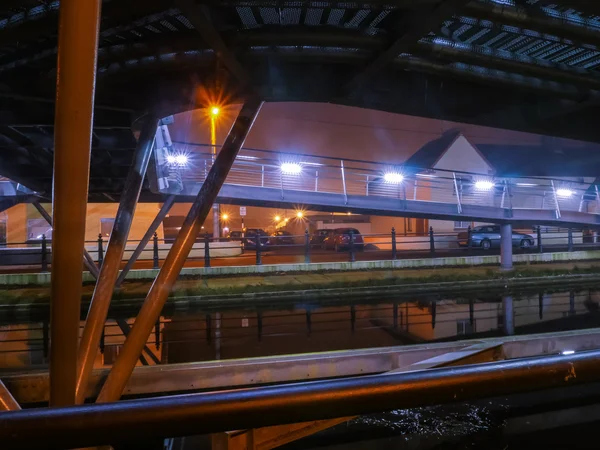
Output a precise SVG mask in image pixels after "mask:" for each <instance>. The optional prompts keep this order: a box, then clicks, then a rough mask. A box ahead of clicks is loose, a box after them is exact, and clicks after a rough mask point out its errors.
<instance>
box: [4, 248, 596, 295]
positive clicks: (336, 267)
mask: <svg viewBox="0 0 600 450" xmlns="http://www.w3.org/2000/svg"><path fill="white" fill-rule="evenodd" d="M592 260H600V250H589V251H577V252H556V253H531V254H516V255H513V262H514V263H515V264H535V263H538V264H539V263H553V262H554V263H556V262H570V261H571V262H572V261H592ZM485 265H487V266H499V265H500V256H499V255H477V256H460V257H456V256H448V257H444V258H418V259H399V260H396V261H390V260H387V261H357V262H353V263H351V262H328V263H310V264H304V263H298V264H265V265H262V266H220V267H186V268H183V270H182V271H181V275H182V276H198V277H210V276H223V275H252V274H265V273H281V272H311V271H337V272H341V271H350V270H376V269H418V268H428V267H435V268H441V267H469V266H485ZM157 274H158V270H155V269H147V270H131V271H130V272H129V274H128V275H127V278H126V279H127V280H147V279H154V278H155V277H156V275H157ZM83 281H84V282H94V281H95V279H94V277H92V275H91V274H90V273H89V272H84V274H83ZM49 283H50V274H49V273H18V274H0V286H26V285H44V284H49Z"/></svg>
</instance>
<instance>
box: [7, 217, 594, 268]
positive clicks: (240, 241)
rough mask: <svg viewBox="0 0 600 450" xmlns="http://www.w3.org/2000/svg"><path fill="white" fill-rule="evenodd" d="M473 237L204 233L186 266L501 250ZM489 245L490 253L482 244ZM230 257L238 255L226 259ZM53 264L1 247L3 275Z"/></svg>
mask: <svg viewBox="0 0 600 450" xmlns="http://www.w3.org/2000/svg"><path fill="white" fill-rule="evenodd" d="M340 225H343V224H340ZM340 228H344V227H340ZM515 233H517V231H515ZM519 233H521V234H522V235H523V236H521V237H519V238H518V239H517V238H516V240H515V242H514V247H515V251H516V252H521V253H543V252H557V251H566V252H572V251H576V250H594V249H600V237H599V236H598V234H597V233H594V232H592V231H590V230H586V229H583V230H581V229H580V230H573V229H561V228H549V227H534V228H532V229H528V230H520V231H519ZM471 234H472V232H471V229H470V227H469V228H467V229H464V230H458V231H456V232H436V231H435V230H434V229H433V227H430V228H429V230H428V231H427V233H413V232H410V233H404V232H403V233H398V232H396V230H395V229H394V228H392V229H391V230H390V232H389V233H372V234H371V233H370V234H361V233H357V234H354V233H347V234H346V235H342V236H340V235H337V237H336V236H334V233H333V230H331V235H330V237H329V238H328V239H326V240H323V239H322V236H321V237H319V235H318V234H310V233H309V232H308V230H306V231H305V233H303V234H301V235H292V234H289V235H284V236H270V235H267V234H263V235H261V236H260V238H259V239H256V237H255V236H246V237H242V238H237V239H229V238H213V237H212V236H209V235H208V234H204V235H202V236H199V237H198V238H197V240H196V243H195V244H194V247H193V249H192V252H191V253H190V256H189V257H188V259H187V263H186V266H188V267H212V266H251V265H262V264H290V263H294V264H297V263H324V262H345V261H348V262H354V261H381V260H396V259H414V258H434V257H445V256H465V255H477V254H494V253H497V252H498V251H499V238H498V239H496V238H493V237H492V238H490V239H487V238H484V239H481V238H480V239H478V240H475V239H472V238H471ZM515 235H516V234H515ZM488 240H489V243H490V247H491V248H488V247H487V246H486V245H484V242H485V241H488ZM139 242H140V241H139V240H129V241H127V244H128V245H127V246H126V247H125V251H124V254H123V261H124V262H126V261H128V260H129V258H130V257H131V255H132V254H133V253H134V252H135V246H136V245H137V244H139ZM257 242H258V245H257ZM107 245H108V239H107V238H106V237H104V236H99V237H98V239H97V240H95V241H86V248H87V249H88V252H89V254H90V256H91V257H92V259H93V260H94V261H95V262H97V263H98V265H101V264H102V261H103V259H104V252H105V251H106V247H107ZM169 249H170V244H169V243H168V242H167V241H166V240H164V239H162V238H159V237H158V235H157V234H156V233H155V235H154V238H153V239H152V240H151V241H150V242H149V243H148V244H147V245H146V247H145V249H144V250H143V252H142V254H141V255H140V258H139V259H138V260H137V262H136V263H135V264H134V265H133V268H134V269H159V268H160V267H161V265H162V262H163V261H164V258H165V257H166V255H167V253H168V251H169ZM227 252H230V253H235V254H234V255H231V256H227V255H226V253H227ZM51 262H52V241H51V240H49V239H46V238H45V236H42V239H40V240H39V241H27V242H22V243H11V244H8V245H7V246H5V247H3V248H0V272H2V271H3V270H4V271H10V270H13V269H11V266H12V267H17V266H18V267H21V268H24V269H23V270H41V271H48V270H49V267H50V264H51Z"/></svg>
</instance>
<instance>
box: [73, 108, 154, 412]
mask: <svg viewBox="0 0 600 450" xmlns="http://www.w3.org/2000/svg"><path fill="white" fill-rule="evenodd" d="M157 125H158V121H157V120H156V119H155V118H154V117H153V116H149V117H146V119H145V120H144V122H143V124H142V130H141V133H140V137H139V140H138V144H137V147H136V150H135V154H134V156H133V164H132V166H131V167H130V168H129V173H128V174H127V179H126V180H125V186H124V187H123V193H122V194H121V201H120V202H119V209H118V210H117V215H116V216H115V223H114V225H113V229H112V232H111V233H110V239H109V241H108V247H107V249H106V256H105V258H104V262H103V263H102V266H101V268H100V275H99V276H98V280H97V281H96V288H95V289H94V293H93V294H92V301H91V303H90V309H89V311H88V315H87V320H86V323H85V327H84V329H83V335H82V337H81V343H80V345H79V352H78V367H77V401H78V402H79V403H83V401H84V400H85V392H86V390H87V389H86V388H87V382H88V378H89V376H90V373H91V371H92V368H93V366H94V360H95V359H96V352H97V351H98V343H99V342H100V335H101V334H102V330H103V328H104V323H105V322H106V316H107V315H108V307H109V306H110V299H111V298H112V295H113V291H114V288H115V283H116V281H117V276H118V275H119V267H120V266H121V261H122V259H123V251H124V250H125V244H127V238H128V237H129V230H130V229H131V222H132V220H133V215H134V214H135V207H136V206H137V202H138V198H139V196H140V191H141V190H142V183H143V181H144V177H145V175H146V169H147V168H148V163H149V162H150V155H151V154H152V149H153V147H154V136H155V135H156V127H157Z"/></svg>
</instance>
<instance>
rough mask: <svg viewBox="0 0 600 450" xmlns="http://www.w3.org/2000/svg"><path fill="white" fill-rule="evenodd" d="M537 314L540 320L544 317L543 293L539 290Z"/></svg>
mask: <svg viewBox="0 0 600 450" xmlns="http://www.w3.org/2000/svg"><path fill="white" fill-rule="evenodd" d="M538 315H539V317H540V320H543V319H544V294H542V293H541V292H540V293H539V294H538Z"/></svg>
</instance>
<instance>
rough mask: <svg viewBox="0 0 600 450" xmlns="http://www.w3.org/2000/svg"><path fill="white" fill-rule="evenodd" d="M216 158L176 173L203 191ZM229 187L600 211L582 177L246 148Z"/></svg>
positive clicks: (202, 157) (202, 155) (194, 159)
mask: <svg viewBox="0 0 600 450" xmlns="http://www.w3.org/2000/svg"><path fill="white" fill-rule="evenodd" d="M213 158H214V157H213V156H212V155H211V154H210V153H209V152H206V151H202V149H200V150H198V151H193V152H191V153H190V156H189V159H190V165H189V166H188V167H179V168H177V170H179V171H180V172H181V178H182V179H183V180H184V183H189V184H195V185H196V186H195V188H196V189H199V186H200V183H202V182H203V181H204V178H205V176H206V174H207V173H208V170H209V169H210V167H211V165H212V160H213ZM198 169H200V170H198ZM226 183H227V184H233V185H241V186H252V187H264V188H269V189H278V190H280V191H281V193H282V199H285V192H286V191H306V192H322V193H333V194H339V195H343V196H345V197H346V199H347V198H348V196H376V197H388V198H397V199H399V200H403V201H424V202H437V203H444V204H452V205H455V207H456V209H457V212H459V213H460V212H462V211H461V210H462V207H463V206H466V205H476V206H487V207H495V208H501V209H508V210H510V209H532V210H551V211H554V212H555V213H556V217H557V218H560V215H561V211H577V212H588V213H597V212H598V211H600V207H599V202H600V195H599V192H598V186H597V185H596V184H594V182H593V180H587V181H586V180H584V179H583V178H581V179H575V178H544V177H510V178H507V177H495V176H493V175H490V174H482V173H474V172H468V171H449V170H443V169H423V168H415V167H410V166H405V165H402V164H386V163H376V162H371V161H361V160H354V159H339V158H330V157H322V156H312V155H305V154H296V153H285V152H274V151H267V150H256V149H242V151H241V152H240V154H239V156H238V158H237V160H236V162H235V163H234V165H233V167H232V169H231V171H230V173H229V176H228V177H227V181H226Z"/></svg>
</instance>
